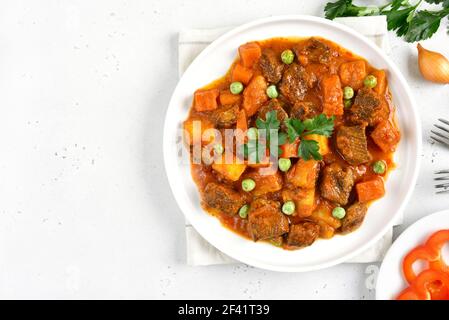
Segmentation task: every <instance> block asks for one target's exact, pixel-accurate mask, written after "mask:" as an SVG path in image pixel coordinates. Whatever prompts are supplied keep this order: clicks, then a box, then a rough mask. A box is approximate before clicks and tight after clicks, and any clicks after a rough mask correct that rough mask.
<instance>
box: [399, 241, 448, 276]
mask: <svg viewBox="0 0 449 320" xmlns="http://www.w3.org/2000/svg"><path fill="white" fill-rule="evenodd" d="M439 257H440V254H439V252H435V251H434V250H429V249H428V248H427V246H418V247H416V248H415V249H413V250H412V251H410V252H409V253H408V254H407V255H406V256H405V258H404V261H403V262H402V268H403V271H404V277H405V280H407V282H408V283H409V284H411V283H412V282H413V281H414V280H415V278H416V273H415V271H414V270H413V264H414V263H415V262H416V261H418V260H424V261H427V262H428V263H429V265H430V263H431V261H436V260H438V259H439Z"/></svg>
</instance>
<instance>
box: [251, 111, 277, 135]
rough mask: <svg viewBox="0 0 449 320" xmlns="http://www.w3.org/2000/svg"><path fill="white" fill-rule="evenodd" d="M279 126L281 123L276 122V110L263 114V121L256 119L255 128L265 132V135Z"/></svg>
mask: <svg viewBox="0 0 449 320" xmlns="http://www.w3.org/2000/svg"><path fill="white" fill-rule="evenodd" d="M280 125H281V122H280V121H279V120H278V117H277V111H276V110H272V111H269V112H267V113H266V114H265V121H264V120H262V119H261V118H257V119H256V127H257V128H259V129H265V130H267V133H268V132H270V129H274V130H276V129H279V127H280Z"/></svg>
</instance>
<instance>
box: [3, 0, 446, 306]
mask: <svg viewBox="0 0 449 320" xmlns="http://www.w3.org/2000/svg"><path fill="white" fill-rule="evenodd" d="M325 2H326V1H298V0H289V1H283V2H282V6H278V7H276V6H275V5H274V4H273V1H269V0H257V1H256V0H247V1H242V0H239V1H238V0H228V1H225V2H221V1H208V0H200V1H173V0H166V1H137V0H135V1H115V0H107V1H106V0H98V1H95V3H94V2H92V1H57V0H54V1H49V0H42V1H39V2H36V1H13V0H11V1H2V2H1V3H0V8H1V10H0V46H1V47H0V71H1V72H0V92H1V93H2V94H1V96H0V99H1V101H0V102H1V111H2V115H1V117H0V146H1V148H2V154H1V157H0V195H1V197H0V298H242V299H246V298H310V299H316V298H323V299H329V298H340V299H346V298H347V299H361V298H362V299H363V298H364V299H369V298H373V297H374V291H373V290H372V288H373V275H375V274H376V266H368V265H340V266H337V267H333V268H330V269H326V270H322V271H317V272H312V273H306V274H282V273H275V272H266V271H262V270H257V269H254V268H249V267H242V266H229V265H227V266H212V267H188V266H186V265H185V247H184V246H185V239H184V219H183V217H182V214H181V212H180V210H179V209H178V207H177V206H176V204H175V203H174V199H173V197H172V195H171V193H170V190H169V187H168V183H167V180H166V177H165V173H164V171H163V161H162V150H161V142H162V125H163V118H164V112H165V107H166V105H167V103H168V100H169V98H170V95H171V93H172V91H173V89H174V87H175V85H176V82H177V62H176V61H177V57H176V45H177V35H178V32H179V30H181V29H183V28H214V27H222V26H229V25H239V24H242V23H244V22H248V21H250V20H253V19H256V18H261V17H266V16H269V15H277V14H286V13H292V12H294V13H300V14H312V15H319V16H320V15H322V11H323V6H324V4H325ZM443 24H444V27H445V26H446V24H447V22H446V21H445V22H444V23H443ZM444 27H442V28H441V29H440V31H439V33H438V34H437V35H436V36H435V37H433V38H432V39H431V40H428V41H425V42H424V44H425V45H426V46H427V47H429V48H431V49H433V50H439V51H441V52H443V53H444V54H445V55H446V56H449V46H448V44H449V38H448V36H447V35H446V33H445V28H444ZM391 36H392V37H391V46H392V50H391V51H392V53H391V55H392V58H393V60H394V61H395V62H396V63H397V64H398V66H399V68H400V69H401V71H402V72H403V74H404V76H405V77H406V78H407V79H408V80H409V83H410V86H411V88H412V90H414V94H415V97H416V100H417V103H418V106H419V107H420V109H421V117H422V124H423V130H424V137H423V142H424V149H423V163H422V164H423V167H422V170H421V174H420V177H419V181H418V184H417V186H416V190H415V193H414V196H413V198H412V201H411V202H410V204H409V205H408V208H407V211H406V214H405V217H404V225H403V226H401V227H399V228H398V229H397V230H396V233H398V232H400V231H401V230H403V228H405V227H406V226H408V225H410V224H411V223H412V222H414V221H416V220H417V219H418V218H419V217H422V216H425V215H427V214H429V213H431V212H434V211H437V210H442V209H446V208H448V207H449V196H436V195H434V192H433V189H432V186H433V182H432V172H433V171H434V170H436V169H441V168H449V150H446V149H444V148H442V147H441V146H439V145H436V144H431V143H430V141H429V137H428V133H429V130H430V128H431V126H432V123H433V122H434V121H435V119H436V118H438V117H448V118H449V87H448V86H438V85H434V84H431V83H427V82H424V81H423V80H421V78H420V76H419V72H418V69H417V65H416V49H415V46H414V45H412V44H406V43H405V42H403V41H402V40H400V39H397V38H395V37H394V35H391Z"/></svg>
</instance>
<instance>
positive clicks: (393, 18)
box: [385, 7, 415, 36]
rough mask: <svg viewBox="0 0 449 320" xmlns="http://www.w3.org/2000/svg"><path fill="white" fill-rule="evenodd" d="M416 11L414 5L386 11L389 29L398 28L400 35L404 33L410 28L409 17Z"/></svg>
mask: <svg viewBox="0 0 449 320" xmlns="http://www.w3.org/2000/svg"><path fill="white" fill-rule="evenodd" d="M414 12H415V8H414V7H409V8H406V9H402V10H393V9H392V10H390V11H386V12H385V15H386V16H387V28H388V30H397V34H398V36H402V35H404V34H405V33H406V32H407V30H408V22H407V19H408V17H409V15H410V14H411V13H414Z"/></svg>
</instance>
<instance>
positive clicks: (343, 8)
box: [324, 0, 352, 20]
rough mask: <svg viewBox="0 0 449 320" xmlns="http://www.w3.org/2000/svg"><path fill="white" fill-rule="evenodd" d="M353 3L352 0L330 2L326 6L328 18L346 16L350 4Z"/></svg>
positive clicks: (325, 10)
mask: <svg viewBox="0 0 449 320" xmlns="http://www.w3.org/2000/svg"><path fill="white" fill-rule="evenodd" d="M351 4H352V0H338V1H336V2H328V3H327V4H326V6H325V7H324V12H325V17H326V19H330V20H334V19H335V18H337V17H344V15H345V14H346V12H347V10H348V6H350V5H351Z"/></svg>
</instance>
